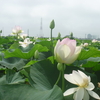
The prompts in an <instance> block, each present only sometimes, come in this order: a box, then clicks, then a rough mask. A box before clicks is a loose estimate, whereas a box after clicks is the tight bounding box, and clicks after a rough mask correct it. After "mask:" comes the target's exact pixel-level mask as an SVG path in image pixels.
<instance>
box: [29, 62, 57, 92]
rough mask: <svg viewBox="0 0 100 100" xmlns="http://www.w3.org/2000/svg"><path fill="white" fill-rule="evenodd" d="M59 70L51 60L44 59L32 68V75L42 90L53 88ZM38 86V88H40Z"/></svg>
mask: <svg viewBox="0 0 100 100" xmlns="http://www.w3.org/2000/svg"><path fill="white" fill-rule="evenodd" d="M58 73H59V71H58V70H57V67H56V66H55V65H53V64H52V62H50V61H49V60H42V61H40V62H37V63H35V64H33V65H32V66H31V68H30V77H31V79H32V80H33V81H34V82H35V83H36V85H37V86H38V87H40V89H42V90H47V89H51V88H52V87H53V85H54V84H55V83H56V81H57V78H58ZM38 87H37V88H38Z"/></svg>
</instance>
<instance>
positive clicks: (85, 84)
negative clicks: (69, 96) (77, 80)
mask: <svg viewBox="0 0 100 100" xmlns="http://www.w3.org/2000/svg"><path fill="white" fill-rule="evenodd" d="M88 84H89V81H88V79H84V80H83V83H82V84H81V85H80V87H84V88H85V87H87V86H88Z"/></svg>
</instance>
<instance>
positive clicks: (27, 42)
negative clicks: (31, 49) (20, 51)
mask: <svg viewBox="0 0 100 100" xmlns="http://www.w3.org/2000/svg"><path fill="white" fill-rule="evenodd" d="M30 43H32V41H30V39H29V38H26V39H25V40H24V42H19V44H20V45H21V46H22V47H24V48H25V47H27V46H28V45H29V44H30Z"/></svg>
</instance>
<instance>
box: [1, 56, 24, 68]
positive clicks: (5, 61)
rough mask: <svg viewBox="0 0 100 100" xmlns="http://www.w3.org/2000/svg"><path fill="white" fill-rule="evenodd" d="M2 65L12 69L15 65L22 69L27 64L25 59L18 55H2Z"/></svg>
mask: <svg viewBox="0 0 100 100" xmlns="http://www.w3.org/2000/svg"><path fill="white" fill-rule="evenodd" d="M0 65H1V66H3V67H6V68H9V69H12V68H14V67H15V68H17V69H21V68H23V66H24V65H25V60H24V59H21V58H17V57H11V58H4V56H3V55H2V60H1V61H0Z"/></svg>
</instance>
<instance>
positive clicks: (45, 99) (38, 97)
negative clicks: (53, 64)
mask: <svg viewBox="0 0 100 100" xmlns="http://www.w3.org/2000/svg"><path fill="white" fill-rule="evenodd" d="M0 100H63V95H62V91H61V89H60V88H59V87H58V86H54V87H53V88H52V89H50V90H45V91H40V90H37V89H35V88H33V87H31V86H30V85H25V84H18V85H0Z"/></svg>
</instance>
